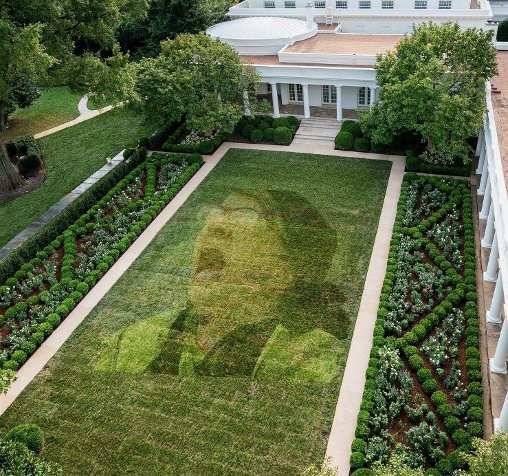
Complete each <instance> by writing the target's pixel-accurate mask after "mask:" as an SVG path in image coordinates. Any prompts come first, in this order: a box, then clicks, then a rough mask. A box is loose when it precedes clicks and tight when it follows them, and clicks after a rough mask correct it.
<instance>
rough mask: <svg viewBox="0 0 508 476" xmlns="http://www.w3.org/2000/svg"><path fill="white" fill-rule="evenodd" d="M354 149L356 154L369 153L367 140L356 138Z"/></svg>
mask: <svg viewBox="0 0 508 476" xmlns="http://www.w3.org/2000/svg"><path fill="white" fill-rule="evenodd" d="M354 149H355V150H356V151H357V152H369V151H370V142H369V139H366V138H365V137H357V138H356V139H355V142H354Z"/></svg>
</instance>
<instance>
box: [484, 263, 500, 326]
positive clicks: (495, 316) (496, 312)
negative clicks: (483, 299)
mask: <svg viewBox="0 0 508 476" xmlns="http://www.w3.org/2000/svg"><path fill="white" fill-rule="evenodd" d="M502 308H503V280H502V278H501V273H499V276H498V278H497V281H496V287H495V288H494V294H493V295H492V302H491V303H490V308H489V310H488V311H487V322H490V323H491V324H501V322H503V318H502V317H501V309H502Z"/></svg>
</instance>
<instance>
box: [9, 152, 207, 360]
mask: <svg viewBox="0 0 508 476" xmlns="http://www.w3.org/2000/svg"><path fill="white" fill-rule="evenodd" d="M201 163H202V161H201V158H200V157H199V156H183V155H175V154H172V155H167V154H156V155H153V156H152V157H151V158H150V159H148V160H147V161H145V162H143V163H142V164H140V165H139V166H138V167H136V168H135V169H134V170H132V171H131V172H130V173H129V174H128V175H127V176H126V177H125V178H123V179H122V180H120V181H119V182H118V183H117V184H116V185H115V186H114V187H113V188H112V189H111V190H110V191H109V192H108V193H107V194H106V195H105V196H104V197H103V198H102V199H101V200H100V201H98V202H97V203H96V204H95V205H94V206H93V207H91V208H90V209H89V210H88V211H87V212H86V213H85V214H83V215H82V216H81V217H80V218H79V219H78V220H77V221H76V222H75V223H74V224H72V225H71V226H69V227H68V228H67V230H66V231H65V232H64V233H63V234H62V235H60V236H58V237H57V238H56V239H54V240H53V241H52V242H51V243H50V244H49V245H48V246H46V247H45V248H44V249H41V250H40V251H39V252H38V253H37V255H36V256H35V258H33V259H32V260H30V261H29V262H27V263H25V264H23V265H22V266H21V267H20V268H19V269H18V271H16V272H15V273H14V275H13V276H11V277H10V278H8V279H7V280H6V281H5V283H4V285H3V286H0V365H1V366H2V367H3V368H4V369H10V370H16V369H18V368H19V367H20V366H21V365H22V364H23V363H24V362H25V361H26V359H27V358H28V357H29V356H30V355H31V354H32V353H33V352H34V351H35V350H36V349H37V347H38V346H39V345H40V344H41V343H42V342H43V341H44V339H45V338H46V337H47V336H49V335H50V334H51V332H52V331H53V330H54V329H55V328H56V327H57V326H58V325H59V323H60V322H61V320H62V319H64V318H65V317H66V316H67V315H68V314H69V313H70V312H71V311H72V309H73V308H74V307H75V306H76V305H77V303H78V302H79V301H80V300H81V299H82V298H83V297H84V296H85V295H86V294H87V292H88V290H89V289H90V288H91V287H92V286H93V285H94V284H95V283H96V282H97V281H98V280H99V279H100V277H101V276H102V275H103V274H104V273H105V272H106V271H107V270H108V269H109V268H110V267H111V266H112V265H113V263H114V262H115V261H116V260H117V259H118V257H119V256H120V255H121V254H122V253H123V252H124V251H125V250H126V249H127V248H128V247H129V245H130V244H131V243H132V242H133V241H134V240H135V239H136V238H137V237H138V235H139V234H140V233H141V232H142V231H143V230H144V229H145V228H146V227H147V226H148V224H149V223H150V222H151V221H152V220H153V219H154V218H155V216H156V215H157V214H158V213H159V212H160V210H161V209H162V208H163V207H164V206H165V205H166V204H167V203H168V202H169V201H170V200H171V199H172V198H173V197H174V196H175V194H176V193H177V192H178V191H179V190H180V189H181V188H182V186H183V185H184V184H185V183H186V182H187V181H188V180H189V179H190V178H191V177H192V175H194V173H195V172H196V171H197V169H198V168H199V167H200V166H201Z"/></svg>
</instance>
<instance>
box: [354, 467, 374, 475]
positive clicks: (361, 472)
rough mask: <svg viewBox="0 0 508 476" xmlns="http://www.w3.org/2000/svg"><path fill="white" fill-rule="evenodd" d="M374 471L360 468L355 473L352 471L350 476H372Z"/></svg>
mask: <svg viewBox="0 0 508 476" xmlns="http://www.w3.org/2000/svg"><path fill="white" fill-rule="evenodd" d="M374 474H375V473H374V471H372V469H369V468H360V469H357V470H356V471H353V473H352V474H351V476H374Z"/></svg>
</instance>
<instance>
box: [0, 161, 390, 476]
mask: <svg viewBox="0 0 508 476" xmlns="http://www.w3.org/2000/svg"><path fill="white" fill-rule="evenodd" d="M388 174H389V164H388V163H386V162H375V161H364V160H357V159H340V158H331V157H322V156H312V155H303V154H289V153H282V152H280V153H273V152H258V151H232V152H230V153H228V155H227V157H225V158H224V159H223V161H222V162H221V163H220V164H219V165H218V166H217V168H216V169H215V170H214V171H213V172H212V173H211V175H210V176H209V177H208V179H207V180H206V181H205V182H204V184H203V185H202V186H201V187H200V188H199V189H198V190H197V191H196V192H195V193H194V194H193V195H192V196H191V197H190V199H189V201H188V202H187V203H186V204H185V205H184V207H182V209H181V210H180V211H179V212H178V213H177V214H176V215H175V217H174V218H173V220H172V221H171V222H170V223H169V224H168V225H166V226H165V227H164V229H163V230H162V231H161V233H160V234H159V236H158V237H157V238H156V239H155V241H154V242H153V243H152V244H151V245H150V246H149V247H148V249H147V250H146V251H145V253H144V254H143V255H142V256H141V257H140V258H139V259H138V260H137V261H136V262H135V263H134V264H133V266H132V267H131V268H130V269H129V271H128V272H127V273H126V274H125V275H124V276H123V277H122V278H121V279H120V281H119V282H118V283H117V284H116V285H115V287H114V288H113V290H112V291H111V292H109V293H108V295H107V296H106V297H105V298H104V299H103V300H102V302H101V303H100V304H99V306H98V307H97V308H96V309H95V310H94V311H93V312H92V314H91V315H90V316H89V317H88V318H87V319H86V321H85V322H84V324H83V325H82V326H81V327H80V328H79V329H78V331H77V332H76V334H75V335H74V336H72V337H71V339H70V340H69V341H68V342H67V343H66V344H65V346H64V347H63V349H62V351H60V352H59V353H58V354H57V356H56V357H55V358H54V359H53V360H52V361H51V362H50V364H49V366H48V367H47V368H46V369H45V370H44V371H43V372H42V374H40V375H39V376H38V377H37V378H36V380H35V382H34V383H33V384H32V385H31V386H30V388H29V389H28V391H26V392H24V393H23V394H22V395H21V397H20V398H19V399H18V401H17V402H16V403H15V404H14V405H13V406H12V407H11V408H10V409H9V411H8V412H7V413H6V414H5V415H4V416H3V417H2V419H1V422H0V423H1V427H2V429H3V428H6V427H10V426H12V425H13V424H14V423H22V422H34V423H37V424H39V425H40V426H41V427H42V428H43V429H44V431H45V434H46V437H47V446H46V450H45V457H46V458H48V459H49V460H54V461H57V462H59V463H60V464H62V465H63V467H64V472H65V474H83V473H88V474H90V473H93V474H120V473H122V474H124V473H129V472H131V473H134V474H150V475H151V474H256V475H257V474H273V475H277V474H299V473H300V472H301V471H302V470H304V469H305V468H306V467H308V466H309V465H311V464H319V463H320V462H321V461H322V459H323V457H324V451H325V447H326V442H327V437H328V433H329V430H330V425H331V420H332V418H333V410H334V407H335V404H336V400H337V397H338V392H339V385H340V381H341V378H342V372H343V368H344V364H345V359H346V356H347V350H348V347H349V341H350V336H351V332H352V324H353V323H354V320H355V317H356V314H357V310H358V305H359V301H360V296H361V293H362V288H363V282H364V279H365V274H366V271H367V267H368V262H369V259H370V253H371V248H372V243H373V240H374V236H375V233H376V228H377V223H378V219H379V213H380V210H381V206H382V201H383V197H384V193H385V188H386V183H387V179H388Z"/></svg>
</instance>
